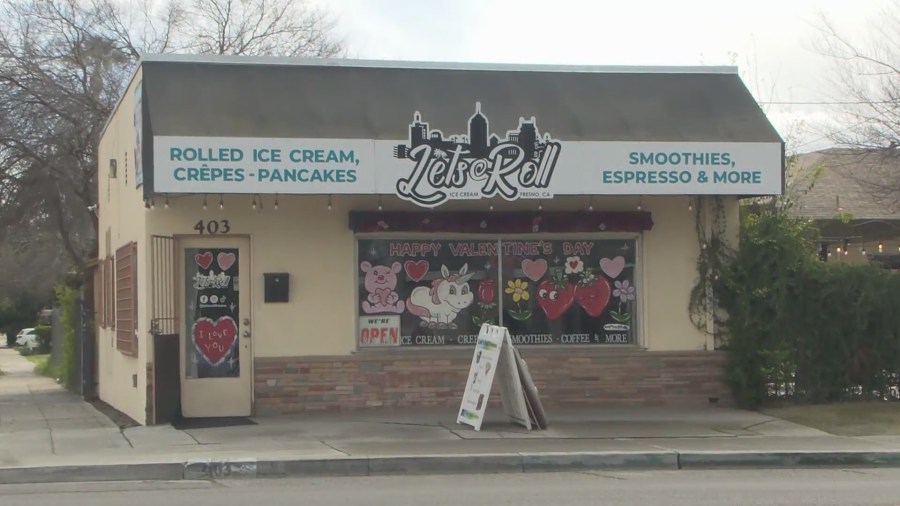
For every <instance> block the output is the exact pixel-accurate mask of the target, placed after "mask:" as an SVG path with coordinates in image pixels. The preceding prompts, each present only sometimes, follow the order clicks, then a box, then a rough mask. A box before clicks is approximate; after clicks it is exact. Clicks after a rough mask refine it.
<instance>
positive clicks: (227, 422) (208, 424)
mask: <svg viewBox="0 0 900 506" xmlns="http://www.w3.org/2000/svg"><path fill="white" fill-rule="evenodd" d="M239 425H256V422H254V421H253V420H251V419H249V418H247V417H245V416H222V417H209V418H179V419H178V420H175V421H174V422H172V427H175V428H176V429H178V430H188V429H213V428H216V427H237V426H239Z"/></svg>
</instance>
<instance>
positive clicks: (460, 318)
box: [358, 239, 500, 347]
mask: <svg viewBox="0 0 900 506" xmlns="http://www.w3.org/2000/svg"><path fill="white" fill-rule="evenodd" d="M497 246H498V243H497V242H496V241H494V242H491V241H483V240H482V241H429V240H421V239H416V240H407V239H360V240H359V265H358V269H359V270H358V274H359V299H360V300H359V307H358V311H359V344H360V346H361V347H381V346H431V345H458V344H463V345H472V344H475V340H476V338H477V336H478V331H479V329H480V328H481V324H482V323H493V324H497V323H498V322H499V321H500V313H499V301H498V299H499V293H498V285H499V279H498V274H499V271H498V264H497V261H498V256H497Z"/></svg>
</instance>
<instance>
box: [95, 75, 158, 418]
mask: <svg viewBox="0 0 900 506" xmlns="http://www.w3.org/2000/svg"><path fill="white" fill-rule="evenodd" d="M139 80H140V73H138V74H137V76H136V77H135V79H134V80H133V81H132V83H131V84H130V86H129V88H128V90H127V91H126V92H125V94H124V97H123V99H122V101H121V103H120V104H119V107H118V109H117V110H116V111H115V112H114V114H113V117H112V119H111V121H110V124H109V126H108V127H107V129H106V133H105V135H104V136H103V138H102V139H101V141H100V146H99V151H98V153H99V155H98V158H99V160H100V166H99V167H98V175H97V179H98V182H99V193H98V195H99V197H98V205H99V216H100V222H99V223H100V226H99V235H100V238H99V239H100V243H99V245H100V249H99V251H100V257H101V258H105V257H106V255H107V254H109V255H113V256H115V254H116V249H117V248H119V247H120V246H122V245H124V244H127V243H128V242H130V241H136V242H137V243H138V269H137V281H138V295H137V301H138V308H137V330H138V331H137V336H138V352H137V356H128V355H125V354H123V353H121V352H119V351H118V350H117V349H116V335H115V331H114V330H113V329H110V328H106V329H103V328H101V329H100V330H99V333H98V336H97V338H98V339H97V347H98V354H99V365H98V367H99V372H98V376H99V390H100V399H102V400H103V401H105V402H107V403H109V404H110V405H112V406H113V407H115V408H116V409H118V410H119V411H122V412H123V413H125V414H127V415H128V416H130V417H132V418H134V419H135V420H137V421H138V422H141V423H144V421H145V418H146V414H145V406H146V398H147V396H146V385H147V374H146V362H147V358H146V357H147V342H146V341H147V338H146V335H147V316H146V315H147V301H148V297H147V296H146V293H147V291H146V287H147V272H146V265H147V258H146V257H147V250H146V246H147V228H146V223H145V219H144V215H145V211H146V209H145V208H144V204H143V200H142V189H141V188H137V187H136V185H135V171H134V143H135V141H134V138H135V131H134V116H133V114H134V102H133V101H132V95H133V93H134V89H135V86H136V84H137V83H138V81H139ZM111 159H115V160H116V162H117V175H116V178H115V179H110V177H109V160H111ZM107 230H109V242H107ZM134 376H136V377H137V384H136V385H135V383H134Z"/></svg>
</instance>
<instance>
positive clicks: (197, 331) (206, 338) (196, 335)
mask: <svg viewBox="0 0 900 506" xmlns="http://www.w3.org/2000/svg"><path fill="white" fill-rule="evenodd" d="M191 335H192V337H193V339H194V346H195V347H196V348H197V351H198V352H200V356H202V357H203V358H204V359H205V360H206V361H207V362H209V364H210V365H213V366H216V365H219V364H221V363H222V361H223V360H225V357H227V356H228V354H229V353H231V346H232V345H233V344H234V341H235V339H237V324H235V323H234V320H233V319H232V318H231V317H230V316H223V317H221V318H219V319H218V320H216V322H215V323H213V321H212V320H211V319H209V318H199V319H197V321H195V322H194V326H193V328H192V329H191Z"/></svg>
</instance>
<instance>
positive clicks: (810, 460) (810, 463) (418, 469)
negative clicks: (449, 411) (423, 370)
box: [0, 451, 900, 484]
mask: <svg viewBox="0 0 900 506" xmlns="http://www.w3.org/2000/svg"><path fill="white" fill-rule="evenodd" d="M792 467H793V468H804V467H805V468H809V467H900V451H883V452H882V451H864V452H854V451H809V452H742V451H728V452H676V451H659V452H560V453H499V454H458V455H396V456H369V457H333V458H312V459H302V458H301V459H279V460H271V459H256V458H240V459H214V458H213V459H198V460H188V461H185V462H168V463H140V464H101V465H83V466H43V467H19V468H0V484H23V483H59V482H87V481H147V480H221V479H254V478H284V477H306V476H315V477H326V476H384V475H398V474H402V475H408V474H419V475H423V474H470V473H528V472H554V471H555V472H560V471H589V470H619V471H626V470H630V471H641V470H660V469H661V470H677V469H766V468H792Z"/></svg>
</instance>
